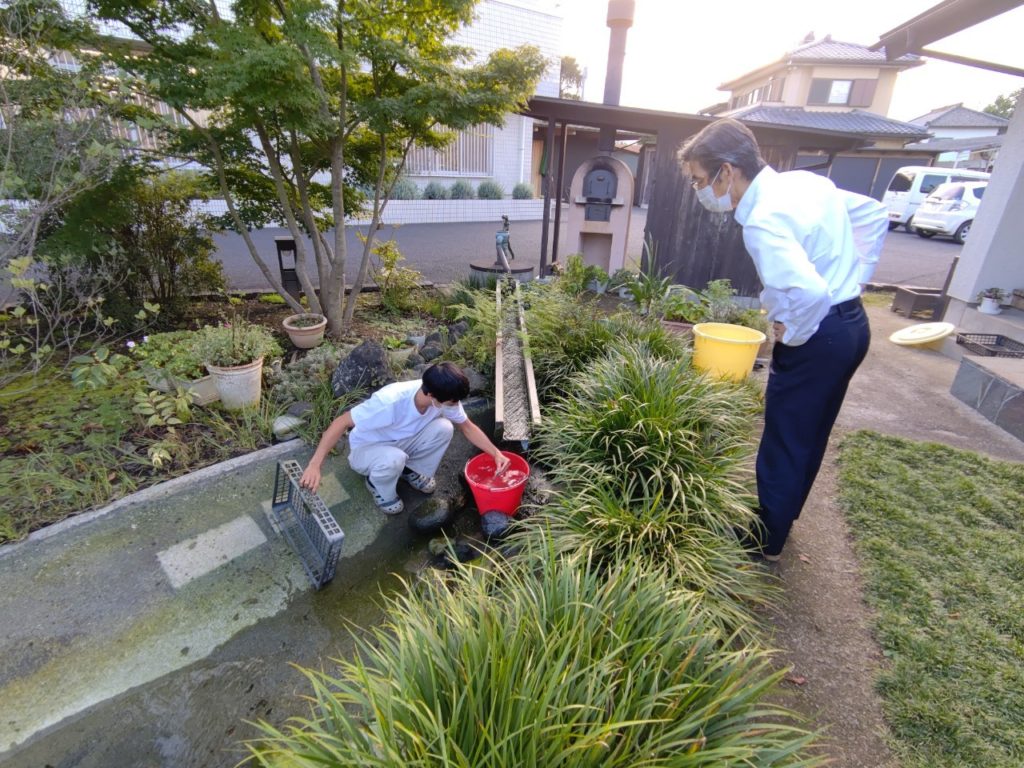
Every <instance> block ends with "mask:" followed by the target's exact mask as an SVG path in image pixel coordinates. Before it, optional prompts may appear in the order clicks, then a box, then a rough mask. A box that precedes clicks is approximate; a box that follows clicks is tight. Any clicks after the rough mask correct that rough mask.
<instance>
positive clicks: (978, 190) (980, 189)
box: [971, 187, 986, 200]
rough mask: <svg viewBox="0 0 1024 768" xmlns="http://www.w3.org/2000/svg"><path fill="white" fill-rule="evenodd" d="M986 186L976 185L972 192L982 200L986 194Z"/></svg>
mask: <svg viewBox="0 0 1024 768" xmlns="http://www.w3.org/2000/svg"><path fill="white" fill-rule="evenodd" d="M985 189H986V188H985V187H975V188H974V189H972V190H971V194H972V195H974V196H975V197H976V198H978V199H979V200H981V198H983V197H984V196H985Z"/></svg>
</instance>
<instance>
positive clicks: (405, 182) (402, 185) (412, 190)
mask: <svg viewBox="0 0 1024 768" xmlns="http://www.w3.org/2000/svg"><path fill="white" fill-rule="evenodd" d="M419 196H420V188H419V187H417V186H416V183H415V182H413V181H411V180H409V179H407V178H405V177H404V176H403V177H402V178H400V179H399V180H398V181H396V182H395V186H394V187H392V189H391V194H390V196H389V199H391V200H416V199H418V198H419Z"/></svg>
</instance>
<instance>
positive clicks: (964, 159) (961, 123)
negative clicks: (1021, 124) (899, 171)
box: [910, 103, 1010, 171]
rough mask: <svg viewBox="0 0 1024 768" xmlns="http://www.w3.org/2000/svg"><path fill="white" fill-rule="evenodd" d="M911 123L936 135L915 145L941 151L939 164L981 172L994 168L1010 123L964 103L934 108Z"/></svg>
mask: <svg viewBox="0 0 1024 768" xmlns="http://www.w3.org/2000/svg"><path fill="white" fill-rule="evenodd" d="M910 122H912V123H914V124H916V125H920V126H921V127H922V128H926V129H928V131H929V132H930V133H931V134H932V138H930V139H927V140H925V141H924V142H921V143H920V144H914V145H911V146H912V147H915V148H921V149H930V150H933V151H940V152H941V154H939V155H938V157H937V158H936V161H935V164H936V165H944V166H948V167H952V168H974V169H977V170H981V171H985V170H991V168H992V165H993V163H994V162H995V159H996V155H998V154H999V148H1000V147H1001V146H1002V144H1003V134H1004V133H1006V128H1007V126H1008V125H1009V124H1010V121H1009V120H1008V119H1006V118H1005V117H1000V116H999V115H990V114H989V113H988V112H979V111H978V110H976V109H970V108H968V107H965V106H964V105H963V104H962V103H960V104H950V105H949V106H946V107H939V108H938V109H933V110H932V111H931V112H929V113H928V114H926V115H921V116H920V117H915V118H914V119H913V120H911V121H910Z"/></svg>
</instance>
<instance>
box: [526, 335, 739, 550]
mask: <svg viewBox="0 0 1024 768" xmlns="http://www.w3.org/2000/svg"><path fill="white" fill-rule="evenodd" d="M567 389H568V391H570V392H571V393H572V395H571V396H569V397H565V398H562V399H560V400H559V401H557V402H555V403H553V404H552V405H551V406H550V407H549V408H548V409H547V412H546V415H545V420H544V423H543V425H542V426H541V428H540V430H539V431H538V437H539V443H538V450H537V454H536V456H537V458H538V459H539V460H540V461H541V462H542V463H544V464H546V465H547V466H549V467H550V471H551V474H552V476H553V478H554V479H555V480H556V481H559V482H560V483H561V484H562V485H563V486H564V487H565V488H567V489H569V490H571V491H577V492H579V491H583V490H584V489H586V488H587V487H588V486H592V485H594V484H600V485H603V486H604V487H605V488H610V487H612V486H615V488H616V493H617V494H619V497H620V498H621V500H622V501H623V502H624V504H625V505H626V506H627V507H629V506H630V505H632V504H633V503H634V502H643V501H644V500H650V499H658V504H657V506H658V507H659V508H661V507H668V508H669V509H671V510H672V511H673V513H674V515H675V516H676V517H678V520H679V522H680V523H682V524H685V525H699V526H701V527H703V528H705V529H707V530H709V531H713V532H716V533H719V534H722V535H730V533H731V531H732V529H733V528H734V527H735V526H737V525H741V526H745V525H748V524H749V523H750V521H751V519H752V514H751V507H752V505H753V498H752V496H751V494H750V492H749V488H750V487H751V485H752V468H751V462H750V460H749V459H750V455H751V452H752V447H753V444H752V430H753V418H754V415H755V413H756V411H757V404H756V401H755V400H754V398H753V397H752V396H751V392H750V390H748V389H745V388H743V387H738V386H735V385H731V384H728V383H725V382H721V381H718V380H716V379H712V378H710V377H708V376H705V375H703V374H699V373H698V372H696V371H695V370H694V369H693V368H692V367H691V365H690V362H689V360H688V359H687V358H685V357H684V358H682V359H671V358H664V357H661V356H659V355H656V354H653V353H652V351H651V349H650V347H648V346H647V345H645V344H643V343H642V342H628V341H627V342H624V343H622V344H620V345H619V346H617V347H616V348H613V350H612V351H611V352H609V353H608V354H607V355H606V356H604V357H603V358H601V359H598V360H595V361H593V362H592V363H591V365H590V366H589V368H588V370H587V372H586V373H585V374H579V375H576V376H574V377H572V379H571V380H570V381H569V383H568V387H567Z"/></svg>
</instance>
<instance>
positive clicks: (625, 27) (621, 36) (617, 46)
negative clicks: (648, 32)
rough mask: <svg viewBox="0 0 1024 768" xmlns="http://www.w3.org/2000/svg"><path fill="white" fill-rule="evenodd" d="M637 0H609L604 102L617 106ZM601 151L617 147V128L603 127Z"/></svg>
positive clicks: (599, 147)
mask: <svg viewBox="0 0 1024 768" xmlns="http://www.w3.org/2000/svg"><path fill="white" fill-rule="evenodd" d="M635 9H636V0H608V22H607V23H608V27H609V29H611V38H610V39H609V41H608V67H607V71H606V73H605V78H604V103H605V104H607V105H609V106H613V107H617V106H618V105H619V96H620V95H621V93H622V62H623V60H624V59H625V58H626V33H627V32H628V31H629V28H630V27H632V26H633V12H634V10H635ZM598 149H599V150H600V151H601V152H608V153H611V152H612V150H614V149H615V128H602V129H601V136H600V139H599V140H598Z"/></svg>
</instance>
